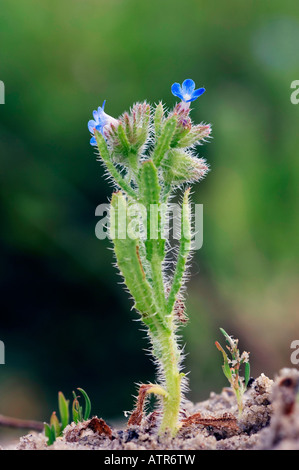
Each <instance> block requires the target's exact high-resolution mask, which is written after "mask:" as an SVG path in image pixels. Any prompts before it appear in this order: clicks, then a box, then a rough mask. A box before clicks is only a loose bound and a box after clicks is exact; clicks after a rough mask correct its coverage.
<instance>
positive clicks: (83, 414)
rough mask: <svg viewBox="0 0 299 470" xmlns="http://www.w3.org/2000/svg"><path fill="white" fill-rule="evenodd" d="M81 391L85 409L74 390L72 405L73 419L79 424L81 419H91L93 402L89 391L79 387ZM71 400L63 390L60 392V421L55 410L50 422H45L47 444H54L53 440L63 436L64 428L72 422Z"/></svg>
mask: <svg viewBox="0 0 299 470" xmlns="http://www.w3.org/2000/svg"><path fill="white" fill-rule="evenodd" d="M77 390H79V392H81V394H82V395H83V397H84V401H85V409H84V411H83V407H82V406H80V403H79V401H78V398H79V396H76V394H75V392H73V397H74V399H73V405H72V418H73V419H72V421H74V422H75V423H76V424H78V423H79V422H80V421H86V420H87V419H89V416H90V411H91V403H90V399H89V397H88V395H87V393H86V392H85V391H84V390H83V389H82V388H78V389H77ZM69 403H70V401H69V400H66V398H65V396H64V395H63V393H62V392H59V393H58V408H59V414H60V421H59V419H58V417H57V415H56V412H55V411H53V413H52V415H51V418H50V423H49V424H47V423H44V430H45V435H46V437H47V438H48V441H47V444H48V446H50V445H52V444H53V442H55V441H56V439H57V437H59V436H61V435H62V433H63V430H64V429H65V428H66V427H67V426H68V424H69V423H70V413H69Z"/></svg>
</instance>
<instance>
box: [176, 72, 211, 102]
mask: <svg viewBox="0 0 299 470" xmlns="http://www.w3.org/2000/svg"><path fill="white" fill-rule="evenodd" d="M205 91H206V90H205V88H198V89H197V90H195V83H194V81H193V80H191V79H190V78H187V80H185V81H184V82H183V83H182V86H181V85H180V84H179V83H174V84H173V85H172V87H171V92H172V94H173V95H174V96H177V97H178V98H180V99H181V100H182V101H184V102H185V103H190V102H191V101H194V100H196V99H197V98H198V97H199V96H200V95H202V94H203V93H204V92H205Z"/></svg>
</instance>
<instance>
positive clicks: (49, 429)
mask: <svg viewBox="0 0 299 470" xmlns="http://www.w3.org/2000/svg"><path fill="white" fill-rule="evenodd" d="M44 431H45V436H46V437H47V438H48V441H47V445H48V446H51V445H52V444H53V443H54V442H55V441H56V433H55V427H54V425H52V426H49V424H47V423H44Z"/></svg>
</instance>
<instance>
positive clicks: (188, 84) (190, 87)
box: [182, 78, 195, 95]
mask: <svg viewBox="0 0 299 470" xmlns="http://www.w3.org/2000/svg"><path fill="white" fill-rule="evenodd" d="M194 89H195V83H194V81H193V80H191V78H187V80H184V81H183V84H182V92H183V95H192V93H193V91H194Z"/></svg>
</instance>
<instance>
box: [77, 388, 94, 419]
mask: <svg viewBox="0 0 299 470" xmlns="http://www.w3.org/2000/svg"><path fill="white" fill-rule="evenodd" d="M77 390H79V392H81V393H82V395H83V397H84V400H85V411H84V416H83V418H84V421H87V420H88V419H89V416H90V412H91V401H90V398H89V396H88V395H87V393H86V392H85V390H83V388H77Z"/></svg>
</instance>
